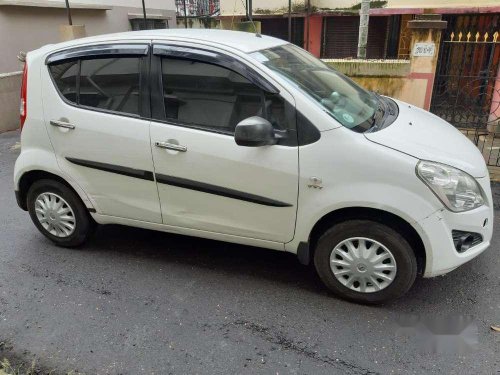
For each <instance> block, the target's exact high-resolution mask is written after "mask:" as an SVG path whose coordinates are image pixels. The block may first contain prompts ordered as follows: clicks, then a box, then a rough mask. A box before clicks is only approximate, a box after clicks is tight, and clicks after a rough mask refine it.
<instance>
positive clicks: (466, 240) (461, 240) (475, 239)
mask: <svg viewBox="0 0 500 375" xmlns="http://www.w3.org/2000/svg"><path fill="white" fill-rule="evenodd" d="M451 236H452V237H453V244H454V245H455V249H456V250H457V251H458V252H459V253H463V252H464V251H467V250H469V249H470V248H471V247H474V246H476V245H479V244H480V243H481V242H483V236H481V235H480V234H479V233H474V232H464V231H462V230H453V231H451Z"/></svg>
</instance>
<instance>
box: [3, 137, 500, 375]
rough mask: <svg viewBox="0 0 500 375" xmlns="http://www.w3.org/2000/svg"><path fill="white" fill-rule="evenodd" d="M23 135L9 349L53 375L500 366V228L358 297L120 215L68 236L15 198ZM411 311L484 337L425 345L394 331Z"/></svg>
mask: <svg viewBox="0 0 500 375" xmlns="http://www.w3.org/2000/svg"><path fill="white" fill-rule="evenodd" d="M17 140H18V135H17V133H10V134H4V135H0V210H1V211H0V342H2V341H3V342H4V344H3V345H0V356H5V355H8V356H13V357H17V358H20V359H24V360H28V361H30V360H31V359H32V358H36V359H37V361H38V363H39V364H40V366H42V367H43V368H44V369H53V370H55V372H54V373H55V374H58V373H64V371H68V370H79V371H82V372H85V373H87V374H94V373H96V374H97V373H98V374H105V373H111V374H118V373H123V374H141V373H156V374H164V373H165V374H166V373H175V374H187V373H212V374H213V373H217V374H222V373H233V374H234V373H238V374H239V373H242V374H255V373H264V374H278V373H279V374H288V373H291V374H336V373H338V374H372V373H381V374H388V373H405V374H406V373H428V372H435V373H442V374H449V373H459V374H461V373H463V374H479V373H483V374H494V373H496V374H498V373H500V372H499V371H500V333H494V332H493V331H491V330H490V328H489V327H490V326H491V325H493V324H500V283H499V280H500V278H499V274H500V257H499V250H500V230H497V231H496V233H495V238H494V242H493V246H492V247H491V248H490V249H489V250H488V251H487V252H486V253H484V254H483V255H481V256H480V257H478V258H476V259H475V260H474V261H472V262H470V263H469V264H467V265H465V266H463V267H462V268H460V269H458V270H456V271H455V272H453V273H451V274H449V275H448V276H446V277H441V278H436V279H431V280H420V281H417V283H416V285H415V286H414V287H413V289H412V290H411V291H410V292H409V293H408V295H407V296H406V297H404V298H403V299H401V300H399V301H397V302H395V303H393V304H391V305H389V306H383V307H366V306H359V305H356V304H352V303H348V302H344V301H341V300H339V299H336V298H335V297H332V296H331V295H329V294H328V292H327V291H326V290H325V288H324V287H322V286H321V284H320V282H319V281H318V279H317V278H316V276H315V275H314V274H313V273H312V272H310V270H308V269H307V268H305V267H303V266H300V265H299V264H298V262H297V261H296V260H295V257H294V256H293V255H290V254H284V253H279V252H272V251H266V250H262V249H257V248H251V247H245V246H237V245H232V244H225V243H220V242H215V241H208V240H202V239H195V238H188V237H182V236H176V235H169V234H164V233H156V232H151V231H146V230H139V229H132V228H125V227H119V226H108V227H102V228H100V229H99V231H98V232H97V234H96V236H95V237H94V238H93V239H92V240H91V242H90V243H89V244H88V246H86V247H85V248H82V249H79V250H69V249H63V248H57V247H55V246H53V245H52V244H51V243H50V242H49V241H48V240H46V239H45V238H44V237H42V236H41V235H40V234H39V233H38V232H37V231H36V229H35V228H34V226H33V225H32V223H31V222H30V220H29V217H28V214H27V213H25V212H23V211H21V210H19V209H18V208H17V206H16V203H15V201H14V194H13V192H12V182H11V179H12V168H13V164H14V160H15V158H16V156H17V153H18V150H16V149H15V146H14V145H15V143H16V141H17ZM496 194H497V198H498V200H499V201H500V188H496ZM496 221H497V223H498V222H499V221H500V211H498V210H497V211H496ZM401 314H403V315H406V314H412V315H414V316H419V317H422V318H433V317H446V316H448V315H450V314H462V315H464V316H466V317H470V318H471V319H473V320H474V322H475V324H476V325H477V330H478V340H479V344H478V348H477V349H476V350H475V351H473V352H471V353H465V354H463V355H457V354H439V355H438V354H432V353H429V352H427V351H425V350H418V349H417V347H416V344H415V342H414V341H415V339H414V338H413V337H411V336H409V335H406V336H405V335H396V333H395V327H396V325H395V321H396V320H397V319H398V317H399V316H400V315H401Z"/></svg>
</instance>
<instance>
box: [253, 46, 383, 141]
mask: <svg viewBox="0 0 500 375" xmlns="http://www.w3.org/2000/svg"><path fill="white" fill-rule="evenodd" d="M251 55H252V57H253V58H255V59H257V60H258V61H260V62H261V63H262V64H264V65H265V66H267V67H268V68H270V69H272V70H274V71H275V72H277V73H278V74H280V75H281V76H283V77H285V78H286V79H288V80H289V81H291V82H292V83H293V84H295V85H296V86H298V87H299V88H300V89H302V90H303V91H305V92H306V93H307V94H308V95H309V96H310V97H312V98H313V99H314V100H315V101H317V102H318V103H319V104H320V105H321V106H322V107H323V108H324V109H325V110H326V112H327V113H328V114H330V115H331V116H332V117H333V118H335V119H336V120H337V121H338V122H340V123H341V124H342V125H343V126H345V127H347V128H349V129H352V130H354V131H358V132H364V131H366V130H368V129H370V128H371V127H372V126H374V125H375V123H376V118H377V117H379V116H378V115H377V112H379V111H380V110H381V106H380V100H379V99H378V97H377V95H375V94H373V93H371V92H369V91H366V90H364V89H363V88H361V87H360V86H358V85H357V84H356V83H354V82H353V81H352V80H351V79H349V78H347V77H346V76H345V75H343V74H341V73H339V72H337V71H335V70H333V69H332V68H330V67H329V66H328V65H326V64H325V63H323V62H322V61H321V60H319V59H317V58H316V57H314V56H313V55H311V54H310V53H308V52H306V51H304V50H303V49H301V48H299V47H297V46H295V45H293V44H286V45H282V46H279V47H273V48H269V49H264V50H260V51H257V52H253V53H252V54H251Z"/></svg>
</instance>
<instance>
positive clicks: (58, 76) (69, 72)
mask: <svg viewBox="0 0 500 375" xmlns="http://www.w3.org/2000/svg"><path fill="white" fill-rule="evenodd" d="M78 70H79V64H78V61H70V62H63V63H60V64H53V65H50V66H49V71H50V74H51V75H52V78H53V79H54V83H55V84H56V86H57V88H58V89H59V92H60V93H61V95H62V96H64V97H65V98H66V99H67V100H68V101H70V102H72V103H76V102H77V89H76V85H77V79H78Z"/></svg>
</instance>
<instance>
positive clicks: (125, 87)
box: [49, 57, 142, 115]
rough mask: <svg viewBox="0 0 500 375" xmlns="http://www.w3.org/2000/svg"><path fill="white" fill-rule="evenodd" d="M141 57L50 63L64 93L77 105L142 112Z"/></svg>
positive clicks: (131, 112) (128, 112)
mask: <svg viewBox="0 0 500 375" xmlns="http://www.w3.org/2000/svg"><path fill="white" fill-rule="evenodd" d="M141 61H142V59H141V58H139V57H113V58H95V59H81V60H72V61H69V62H68V61H64V62H61V63H54V64H50V65H49V71H50V74H51V76H52V78H53V81H54V83H55V85H56V86H57V89H58V90H59V92H60V94H61V95H62V96H63V97H64V98H66V100H68V101H69V102H71V103H72V104H76V105H81V106H86V107H93V108H96V109H101V110H106V111H113V112H121V113H126V114H132V115H140V112H141V111H140V105H141V97H140V96H141V90H140V82H141V79H140V78H141V77H140V72H141Z"/></svg>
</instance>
